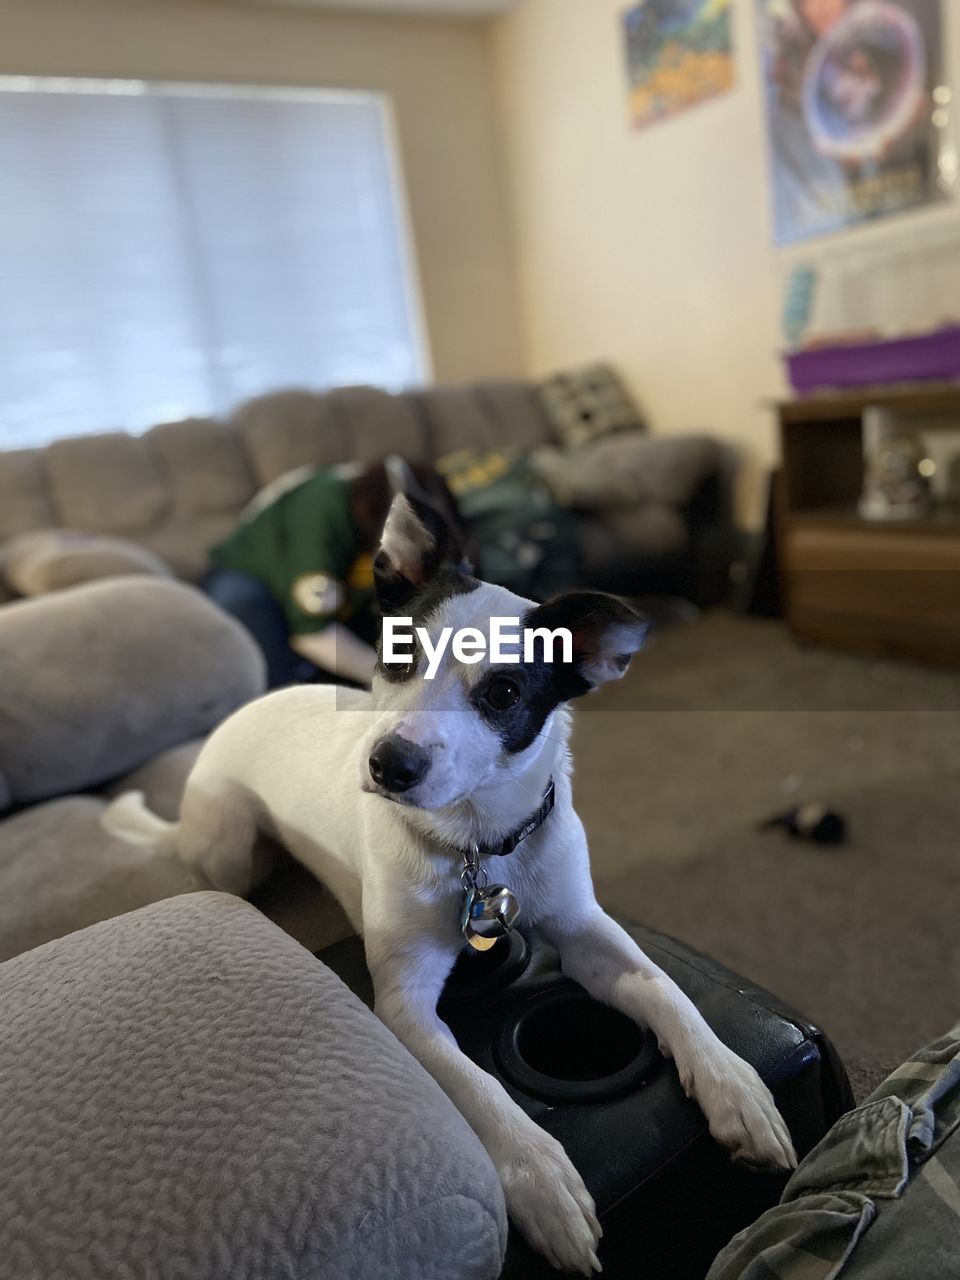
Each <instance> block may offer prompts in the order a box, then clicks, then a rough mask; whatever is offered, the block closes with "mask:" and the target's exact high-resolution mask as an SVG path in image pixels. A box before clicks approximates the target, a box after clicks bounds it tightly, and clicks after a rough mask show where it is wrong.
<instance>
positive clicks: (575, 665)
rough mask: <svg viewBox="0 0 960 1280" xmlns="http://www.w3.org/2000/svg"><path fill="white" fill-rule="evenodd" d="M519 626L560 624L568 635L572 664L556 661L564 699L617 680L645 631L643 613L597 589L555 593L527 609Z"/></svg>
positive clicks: (555, 650)
mask: <svg viewBox="0 0 960 1280" xmlns="http://www.w3.org/2000/svg"><path fill="white" fill-rule="evenodd" d="M524 626H526V627H546V628H547V629H548V630H550V631H555V630H556V629H557V628H558V627H565V628H566V629H567V630H568V631H569V632H570V634H571V636H572V637H573V661H572V663H564V662H557V663H555V666H556V669H557V678H558V681H559V682H560V686H561V691H562V694H563V697H564V698H565V699H566V698H575V697H577V696H578V695H579V694H581V693H589V692H590V690H591V689H595V688H596V687H597V686H598V685H601V684H604V683H606V681H608V680H619V679H620V677H621V676H623V675H624V674H625V673H626V670H627V667H628V666H629V665H630V659H631V658H632V657H633V655H634V654H635V653H636V652H637V650H638V649H640V648H641V647H642V645H643V642H644V640H645V639H646V636H647V632H648V631H649V630H650V625H649V623H648V622H647V620H646V619H645V618H644V617H643V615H642V614H640V613H638V612H637V611H636V609H634V608H633V607H632V606H631V605H629V604H627V603H626V601H625V600H620V599H618V598H617V597H616V596H611V595H607V594H606V593H605V592H602V591H570V592H567V593H566V594H565V595H562V596H555V597H554V599H552V600H548V601H547V602H546V604H542V605H539V606H538V607H537V608H536V609H533V610H532V611H531V612H530V613H528V614H527V616H526V619H525V620H524ZM554 652H555V653H557V652H559V649H558V648H557V647H555V648H554Z"/></svg>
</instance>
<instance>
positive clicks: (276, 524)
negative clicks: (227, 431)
mask: <svg viewBox="0 0 960 1280" xmlns="http://www.w3.org/2000/svg"><path fill="white" fill-rule="evenodd" d="M396 493H411V494H413V495H415V496H416V497H418V498H419V499H420V500H421V501H426V502H428V503H430V504H431V505H433V506H435V507H437V508H438V509H439V510H440V511H441V512H442V514H443V515H444V516H445V518H447V519H448V520H451V521H453V522H454V523H456V522H457V516H456V508H455V506H454V503H453V500H452V498H451V497H450V495H449V492H448V490H447V488H446V486H445V485H444V483H443V481H442V480H441V479H440V478H439V477H438V476H437V475H436V473H435V472H434V471H433V470H432V469H431V468H430V467H427V466H424V465H422V464H419V463H414V462H407V461H406V460H405V459H403V458H400V457H398V456H397V455H391V456H390V457H387V458H384V459H383V460H381V461H379V462H375V463H371V464H369V465H363V464H346V465H344V466H340V467H329V468H323V469H320V470H317V469H314V468H312V467H302V468H299V469H298V470H297V471H294V472H290V473H289V474H287V475H285V476H281V477H280V479H279V480H277V481H275V482H274V484H272V485H270V486H268V487H267V488H266V489H264V490H263V491H262V492H261V493H260V494H258V495H257V497H256V498H254V500H253V502H252V503H251V504H250V505H249V506H248V507H247V509H246V511H245V512H244V513H243V515H242V517H241V520H240V524H239V526H238V527H237V528H236V529H235V530H234V532H233V533H232V534H230V536H229V537H228V538H226V539H225V540H224V541H223V542H221V543H219V544H218V545H217V546H215V547H213V548H212V550H211V552H210V557H211V559H212V561H213V564H214V566H215V567H214V568H213V570H212V571H211V572H210V573H209V574H208V575H207V577H206V579H205V580H204V582H203V588H204V590H205V591H206V593H207V594H208V595H209V596H210V597H211V599H213V600H215V601H216V602H217V604H219V605H220V606H221V608H223V609H225V610H226V611H227V612H228V613H231V614H233V616H234V617H236V618H238V619H239V620H240V621H241V622H242V623H244V625H245V626H246V627H247V629H248V630H249V631H250V632H252V634H253V635H254V637H255V638H256V640H257V641H258V643H259V644H260V647H261V649H262V650H263V652H264V655H265V657H266V659H267V676H268V682H269V686H270V687H271V688H276V687H277V686H279V685H284V684H289V683H291V682H293V681H295V680H303V679H311V678H316V676H317V669H319V671H320V672H321V673H324V674H325V675H326V676H327V677H328V678H329V677H333V678H335V679H338V680H349V681H353V682H354V683H356V684H369V682H370V680H371V678H372V676H373V668H374V664H375V662H376V653H375V651H374V644H375V642H376V638H377V635H378V632H379V627H380V618H379V614H378V612H377V609H376V605H375V600H374V594H373V560H372V556H373V553H374V551H375V549H376V547H377V544H378V542H379V538H380V533H381V530H382V529H383V523H384V521H385V519H386V516H387V511H388V509H389V507H390V503H391V501H392V499H393V496H394V494H396Z"/></svg>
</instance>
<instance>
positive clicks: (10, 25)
mask: <svg viewBox="0 0 960 1280" xmlns="http://www.w3.org/2000/svg"><path fill="white" fill-rule="evenodd" d="M487 52H488V51H487V48H486V44H485V39H484V32H483V28H482V27H481V26H480V25H478V24H474V23H466V22H440V21H435V20H428V19H423V20H420V19H418V20H403V19H390V18H382V19H380V18H370V17H358V18H352V17H345V16H343V15H332V14H324V15H321V14H314V13H308V12H298V11H296V10H290V11H284V10H282V9H277V8H272V9H271V8H264V9H258V8H255V7H244V6H242V5H238V4H226V3H224V4H217V3H207V2H203V0H0V71H2V72H21V73H38V74H64V75H117V76H132V77H144V78H147V77H158V78H159V77H169V78H171V79H199V80H202V79H207V78H209V79H211V80H224V81H231V80H238V81H246V82H261V83H275V84H284V83H293V84H307V85H325V86H329V85H333V86H349V87H356V88H374V89H380V90H384V91H386V92H387V93H389V94H390V95H391V96H392V98H393V101H394V104H395V109H396V118H397V125H398V132H399V136H400V146H401V152H402V162H403V167H404V171H405V174H406V184H407V192H408V199H409V206H410V212H411V221H412V226H413V232H414V238H415V241H416V249H417V254H418V257H419V265H420V276H421V282H422V292H423V298H424V305H425V310H426V318H427V326H428V329H429V339H430V346H431V350H432V355H433V365H434V372H435V375H436V377H437V378H438V379H439V380H444V381H446V380H450V381H452V380H456V379H460V378H475V377H480V376H483V375H487V374H509V373H514V372H516V371H517V370H518V367H519V362H520V352H519V340H518V333H517V325H516V306H515V293H514V280H513V276H512V269H511V265H510V255H509V252H508V234H507V223H506V213H505V208H504V205H503V200H502V194H503V192H502V183H501V172H500V155H499V151H498V147H497V142H496V134H495V124H494V110H493V99H492V90H491V81H490V65H489V60H488V57H487Z"/></svg>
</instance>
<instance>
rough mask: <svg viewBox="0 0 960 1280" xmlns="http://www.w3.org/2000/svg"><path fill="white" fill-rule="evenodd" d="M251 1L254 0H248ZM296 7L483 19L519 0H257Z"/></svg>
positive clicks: (256, 0)
mask: <svg viewBox="0 0 960 1280" xmlns="http://www.w3.org/2000/svg"><path fill="white" fill-rule="evenodd" d="M244 2H245V3H247V4H249V3H251V0H244ZM253 2H254V3H257V4H268V5H274V6H280V7H287V8H296V9H352V10H354V11H355V12H361V11H363V12H367V13H431V14H436V15H438V16H441V17H449V18H482V17H487V16H489V15H490V14H494V13H503V12H504V10H506V9H511V8H513V6H514V5H515V4H516V3H517V0H253Z"/></svg>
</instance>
